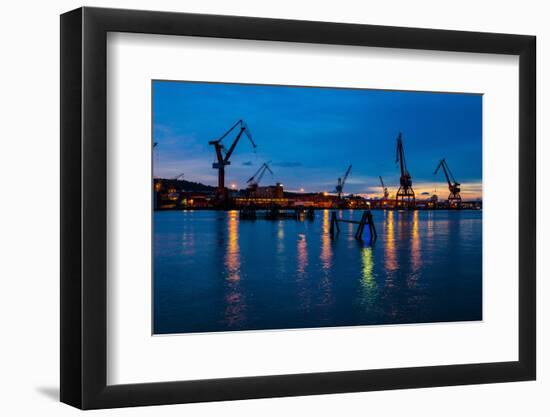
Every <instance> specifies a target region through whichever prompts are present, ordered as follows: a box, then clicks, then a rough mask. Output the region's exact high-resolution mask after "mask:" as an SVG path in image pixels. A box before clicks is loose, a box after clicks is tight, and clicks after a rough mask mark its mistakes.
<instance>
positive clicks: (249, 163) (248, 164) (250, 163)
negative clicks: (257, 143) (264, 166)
mask: <svg viewBox="0 0 550 417" xmlns="http://www.w3.org/2000/svg"><path fill="white" fill-rule="evenodd" d="M243 165H244V166H247V167H251V166H252V165H254V163H253V162H252V161H246V162H243Z"/></svg>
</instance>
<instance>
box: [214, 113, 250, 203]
mask: <svg viewBox="0 0 550 417" xmlns="http://www.w3.org/2000/svg"><path fill="white" fill-rule="evenodd" d="M234 129H238V132H239V133H237V136H236V137H235V139H234V140H233V143H232V144H231V146H230V147H229V149H228V150H227V151H226V150H225V146H224V144H223V143H222V141H223V140H224V139H225V137H226V136H227V135H229V134H230V133H231V132H232V131H233V130H234ZM243 133H244V134H245V135H246V136H247V137H248V139H249V140H250V143H251V144H252V147H253V148H254V149H256V144H255V143H254V140H252V134H251V133H250V130H249V129H248V127H247V126H246V123H245V122H244V121H243V120H238V121H237V122H236V123H235V124H234V125H233V126H231V127H230V128H229V130H227V132H225V133H224V134H223V135H222V136H221V137H220V138H219V139H216V140H211V141H210V142H208V144H209V145H213V146H214V150H215V151H216V162H214V163H213V164H212V168H214V169H217V170H218V197H219V198H221V199H223V198H225V197H226V190H225V166H226V165H230V164H231V161H230V160H229V158H231V155H232V154H233V151H234V150H235V147H236V146H237V143H239V139H240V138H241V136H242V135H243Z"/></svg>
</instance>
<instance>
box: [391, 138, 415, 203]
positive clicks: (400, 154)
mask: <svg viewBox="0 0 550 417" xmlns="http://www.w3.org/2000/svg"><path fill="white" fill-rule="evenodd" d="M395 163H396V164H397V163H399V168H400V170H401V176H400V178H399V189H398V190H397V194H396V196H395V205H396V207H406V208H409V209H411V208H415V205H416V202H415V197H414V190H413V188H412V178H411V174H409V171H408V170H407V164H406V162H405V150H404V149H403V137H402V135H401V132H399V135H398V136H397V149H396V154H395Z"/></svg>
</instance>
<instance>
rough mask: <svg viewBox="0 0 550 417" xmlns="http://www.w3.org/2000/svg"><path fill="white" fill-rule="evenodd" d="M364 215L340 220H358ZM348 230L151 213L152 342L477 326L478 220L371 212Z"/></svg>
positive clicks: (324, 222) (474, 216)
mask: <svg viewBox="0 0 550 417" xmlns="http://www.w3.org/2000/svg"><path fill="white" fill-rule="evenodd" d="M361 214H362V212H359V211H357V212H354V211H351V210H344V211H339V212H338V216H340V217H341V218H345V219H351V218H353V219H356V220H358V219H359V218H360V216H361ZM373 214H374V219H375V224H376V228H377V231H378V240H377V241H376V242H375V243H374V244H373V245H369V244H368V238H367V237H368V231H365V237H366V238H367V240H366V241H365V242H363V243H361V242H358V241H356V240H355V238H354V232H355V227H356V226H355V225H353V224H343V225H342V226H343V227H342V231H341V233H340V235H339V236H337V237H336V238H334V239H331V237H330V235H329V226H330V210H323V211H317V212H316V217H315V220H313V221H307V220H306V221H295V220H278V221H269V220H256V221H248V220H241V219H239V215H238V212H236V211H230V212H223V211H166V212H155V214H154V241H153V243H154V281H153V289H154V333H156V334H160V333H187V332H213V331H231V330H258V329H284V328H309V327H325V326H352V325H373V324H396V323H425V322H442V321H443V322H444V321H469V320H481V318H482V317H481V311H482V305H481V303H482V291H481V289H482V276H481V271H482V256H481V248H482V220H481V219H482V218H481V212H478V211H414V212H408V211H391V210H387V211H374V212H373Z"/></svg>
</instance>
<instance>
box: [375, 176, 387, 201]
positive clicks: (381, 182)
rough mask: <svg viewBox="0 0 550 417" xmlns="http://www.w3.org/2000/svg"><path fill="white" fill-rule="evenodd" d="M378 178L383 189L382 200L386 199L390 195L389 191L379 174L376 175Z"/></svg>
mask: <svg viewBox="0 0 550 417" xmlns="http://www.w3.org/2000/svg"><path fill="white" fill-rule="evenodd" d="M378 178H380V185H381V186H382V190H383V191H384V200H387V199H388V197H389V195H390V193H389V192H388V187H386V185H385V184H384V180H383V179H382V177H381V176H380V175H379V176H378Z"/></svg>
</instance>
